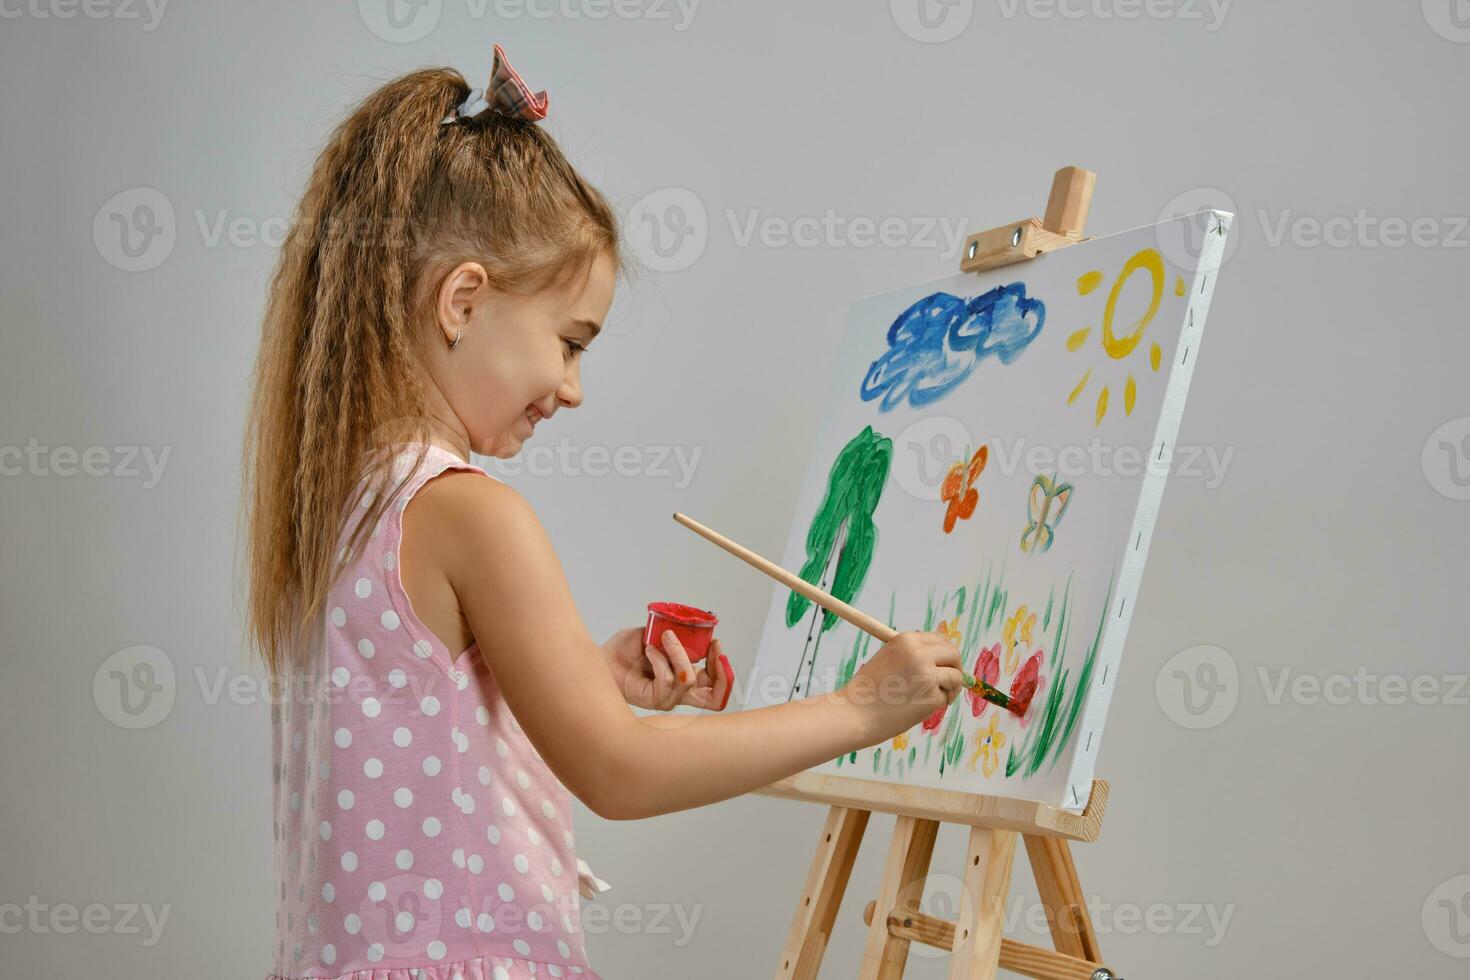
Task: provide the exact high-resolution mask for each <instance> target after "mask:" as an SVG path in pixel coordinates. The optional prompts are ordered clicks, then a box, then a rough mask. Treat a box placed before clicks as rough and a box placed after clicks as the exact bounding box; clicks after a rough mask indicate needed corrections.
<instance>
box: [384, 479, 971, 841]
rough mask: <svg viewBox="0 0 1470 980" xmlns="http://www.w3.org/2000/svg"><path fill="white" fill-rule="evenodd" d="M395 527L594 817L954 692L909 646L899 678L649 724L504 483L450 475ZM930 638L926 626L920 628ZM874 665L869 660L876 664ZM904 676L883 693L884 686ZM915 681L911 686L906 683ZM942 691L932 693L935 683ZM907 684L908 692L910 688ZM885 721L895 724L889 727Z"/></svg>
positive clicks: (854, 737) (544, 541) (745, 772)
mask: <svg viewBox="0 0 1470 980" xmlns="http://www.w3.org/2000/svg"><path fill="white" fill-rule="evenodd" d="M404 529H405V530H404V533H405V535H408V534H415V535H417V534H424V535H427V537H426V538H425V539H424V540H423V541H422V542H421V543H422V544H425V545H427V547H424V548H416V549H415V552H416V553H418V554H430V555H433V556H435V557H434V558H433V559H432V560H433V561H435V562H440V563H442V571H443V573H444V575H445V577H446V579H447V580H448V582H449V584H450V585H451V587H452V588H453V589H454V591H455V594H456V595H457V596H458V598H459V604H460V608H461V610H462V611H463V613H464V615H465V617H466V619H467V620H468V622H469V625H470V629H471V631H472V632H473V634H474V636H475V639H476V640H477V641H478V643H479V650H480V654H481V655H482V656H483V657H484V658H485V660H486V662H487V664H488V665H489V667H490V669H491V671H492V672H493V673H494V675H495V679H496V682H497V683H498V684H499V686H500V689H501V691H502V693H503V694H504V696H505V699H506V702H507V703H508V704H509V705H510V708H511V710H512V711H513V712H514V713H515V716H516V718H517V720H518V721H519V722H520V725H521V727H522V729H523V730H524V731H525V733H526V735H527V737H528V738H529V739H530V740H531V742H532V744H533V745H534V746H535V747H536V750H537V751H538V752H539V753H540V755H541V757H542V758H543V759H544V760H545V761H546V763H547V765H548V766H550V768H551V770H552V772H554V773H555V774H556V776H557V778H558V779H560V780H561V782H562V784H563V785H564V786H566V787H567V789H568V790H570V791H571V792H572V794H573V795H575V796H577V797H578V798H579V799H581V800H582V801H583V802H584V803H585V804H586V805H587V806H588V807H589V808H591V809H592V810H593V812H595V813H597V814H598V815H599V816H602V817H604V818H608V819H634V818H640V817H648V816H653V815H656V814H660V813H669V812H671V811H675V810H684V809H689V808H691V807H697V806H702V805H704V804H707V803H714V802H717V801H719V800H724V799H728V798H730V797H733V796H739V795H741V794H743V793H747V792H750V791H752V790H755V789H758V788H760V787H762V786H766V785H768V784H770V783H772V782H775V781H776V780H778V779H782V778H784V777H786V776H789V775H791V774H793V773H796V772H800V771H802V770H804V769H808V768H810V767H812V766H814V765H817V764H819V763H822V762H825V761H827V760H829V759H834V758H836V757H837V756H839V755H841V754H843V753H845V752H850V751H853V750H856V749H859V748H863V747H865V746H868V745H873V744H875V743H877V742H879V741H881V740H882V739H884V738H886V737H889V736H891V735H896V734H898V732H900V731H904V730H907V728H908V727H909V726H910V725H912V724H916V723H917V721H918V720H919V719H922V718H923V717H924V716H925V715H926V714H928V713H929V712H930V711H932V710H933V708H934V706H935V705H937V704H938V703H940V701H939V700H938V698H941V697H942V698H946V699H947V700H949V701H952V700H953V699H954V696H955V695H956V694H957V693H958V691H959V687H958V683H957V681H958V678H959V676H960V675H959V671H958V670H957V669H955V670H954V671H953V675H954V680H955V682H956V683H955V684H954V685H953V686H951V685H950V682H949V677H948V675H944V678H943V680H942V681H935V683H934V684H933V685H930V686H926V683H925V682H927V681H933V680H934V679H935V678H937V677H939V676H940V675H939V674H937V673H935V672H934V670H932V669H929V668H931V667H932V666H933V665H935V664H941V663H946V664H947V663H949V662H950V661H951V660H952V661H953V666H954V667H955V668H958V667H959V662H958V651H954V648H953V646H952V645H946V646H947V649H948V650H949V651H953V653H954V656H953V658H950V657H948V656H947V654H939V655H935V653H934V650H935V648H932V647H931V648H929V651H928V652H929V655H930V656H929V659H927V660H925V662H924V664H923V666H924V668H926V669H925V670H922V671H921V670H920V669H919V661H920V660H921V659H924V658H922V657H920V656H919V655H918V653H917V649H918V647H919V646H920V645H921V643H920V642H911V643H909V644H908V648H907V649H900V650H899V651H898V652H897V653H895V654H894V655H893V658H891V659H889V660H887V661H885V663H887V664H888V665H889V666H890V667H894V666H903V667H905V668H907V670H908V676H907V677H906V678H899V677H898V674H897V673H895V674H894V675H893V678H890V677H884V678H883V680H884V684H883V691H884V693H883V696H881V697H880V696H877V685H876V683H875V678H874V677H873V676H872V675H871V674H869V675H864V674H861V673H860V675H859V677H858V678H855V682H858V681H861V682H863V683H850V684H849V685H848V687H846V688H843V689H842V690H839V691H835V692H833V693H831V694H826V695H819V696H816V697H810V698H806V699H803V700H800V701H793V702H790V703H788V704H784V705H777V706H775V707H769V708H761V709H755V710H748V711H742V712H737V713H735V714H732V715H721V716H693V717H690V716H682V717H675V718H670V719H665V721H666V722H669V723H671V724H663V723H661V724H659V725H653V724H649V723H647V721H646V720H644V719H640V718H638V716H636V715H635V714H633V712H632V711H631V710H630V709H629V707H628V705H627V703H626V702H625V701H624V700H623V697H622V695H621V694H620V693H619V691H618V687H617V684H616V682H615V681H614V680H613V678H612V676H611V674H610V673H609V672H608V670H607V668H606V665H605V664H604V663H603V660H602V654H601V650H600V648H599V646H598V644H597V643H596V641H594V640H593V639H592V637H591V636H590V635H589V634H588V632H587V629H586V627H585V626H584V625H583V623H582V619H581V616H579V615H578V613H577V608H576V605H575V604H574V603H573V601H572V595H571V591H570V588H569V587H568V584H567V581H566V576H565V575H564V574H563V572H562V568H561V564H560V562H559V561H558V559H557V557H556V553H555V552H554V550H553V549H552V546H551V541H550V539H549V538H548V537H547V535H546V533H545V531H544V529H543V528H542V527H541V524H540V522H539V521H538V520H537V519H536V515H535V513H534V512H533V511H532V509H531V507H530V505H529V504H528V503H527V502H526V501H525V499H524V498H523V497H521V495H520V494H518V493H517V492H516V491H515V490H513V489H511V488H510V487H508V486H506V485H504V484H502V483H499V482H497V481H495V480H491V479H486V478H485V477H484V476H483V475H481V474H477V473H471V472H467V471H457V472H449V473H446V474H443V475H441V476H439V477H437V478H435V479H433V480H431V481H429V483H428V484H427V485H426V486H425V487H424V488H423V490H421V491H420V492H419V493H418V494H416V495H415V496H414V498H413V500H412V501H411V502H410V504H409V506H408V509H407V511H406V512H405V514H404ZM923 635H924V636H932V634H923ZM875 659H876V658H875ZM890 679H901V680H907V681H908V682H909V685H908V686H907V687H905V688H904V691H905V692H906V693H905V694H903V695H902V696H899V697H897V698H895V697H894V696H893V695H892V694H891V693H890V692H889V690H888V687H889V685H888V683H887V682H888V680H890ZM915 681H918V682H919V683H918V684H917V686H915V685H914V683H913V682H915ZM941 686H942V687H943V690H941V689H940V688H941ZM913 691H917V692H918V695H917V696H914V695H913V694H911V693H907V692H913ZM896 726H897V727H896Z"/></svg>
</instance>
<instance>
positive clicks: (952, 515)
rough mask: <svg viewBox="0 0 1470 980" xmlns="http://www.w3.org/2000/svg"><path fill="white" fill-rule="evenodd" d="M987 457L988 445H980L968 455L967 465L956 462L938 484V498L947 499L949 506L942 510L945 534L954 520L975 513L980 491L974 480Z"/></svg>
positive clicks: (988, 452)
mask: <svg viewBox="0 0 1470 980" xmlns="http://www.w3.org/2000/svg"><path fill="white" fill-rule="evenodd" d="M989 458H990V449H989V447H987V446H981V447H980V448H979V449H977V450H975V455H974V456H972V457H970V464H969V466H966V465H965V463H964V462H963V461H961V462H958V463H956V464H954V466H952V467H950V470H949V473H947V474H946V475H945V477H944V482H943V483H942V484H940V486H939V496H940V499H942V500H947V501H949V508H948V509H947V510H946V511H945V512H944V533H945V534H949V533H950V532H951V531H953V530H954V526H955V522H956V521H961V520H964V521H967V520H969V519H970V515H972V514H974V513H975V506H976V505H977V504H979V503H980V491H979V490H976V489H975V481H976V480H977V479H979V477H980V474H981V473H982V472H984V470H985V463H986V460H988V459H989Z"/></svg>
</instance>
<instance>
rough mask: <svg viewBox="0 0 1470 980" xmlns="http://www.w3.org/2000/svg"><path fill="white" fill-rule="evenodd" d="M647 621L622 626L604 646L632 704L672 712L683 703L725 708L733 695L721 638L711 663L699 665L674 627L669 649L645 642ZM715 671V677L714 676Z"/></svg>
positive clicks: (669, 635) (708, 659)
mask: <svg viewBox="0 0 1470 980" xmlns="http://www.w3.org/2000/svg"><path fill="white" fill-rule="evenodd" d="M643 630H644V628H643V627H641V626H635V627H630V628H628V629H623V630H618V631H617V632H616V633H614V634H613V635H612V637H611V638H610V639H609V640H608V641H607V642H606V643H604V644H603V645H602V655H603V659H604V660H606V661H607V666H608V669H609V670H610V671H612V675H613V680H615V681H616V682H617V684H618V689H619V690H620V691H621V692H622V694H623V699H624V700H626V701H627V702H628V703H629V704H633V705H637V706H638V707H640V708H648V709H650V710H654V711H668V710H670V709H671V708H674V707H676V706H677V705H681V704H691V705H693V706H695V707H696V708H709V709H711V710H714V711H719V710H722V709H723V708H724V706H725V703H726V701H727V700H728V698H729V689H730V683H731V676H730V671H729V670H728V668H726V667H724V666H722V665H723V664H727V663H728V661H726V660H725V659H724V654H723V653H722V652H721V649H720V641H719V639H718V638H716V639H715V640H714V641H712V642H711V643H710V648H709V652H708V653H707V654H706V655H705V659H704V663H705V664H706V665H707V667H701V668H699V669H698V670H696V669H695V667H694V665H693V664H692V663H690V661H689V655H688V654H687V653H686V652H685V651H684V647H683V645H682V644H681V643H680V642H679V640H678V638H677V637H675V636H674V634H673V632H672V631H669V630H666V631H665V632H664V635H663V637H662V642H663V649H662V650H659V649H656V648H655V647H651V646H647V647H646V646H644V644H643ZM711 670H713V671H714V674H715V676H711V673H710V671H711Z"/></svg>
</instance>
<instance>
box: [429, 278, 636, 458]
mask: <svg viewBox="0 0 1470 980" xmlns="http://www.w3.org/2000/svg"><path fill="white" fill-rule="evenodd" d="M614 279H615V275H614V268H613V260H612V257H611V256H610V255H608V254H606V253H603V254H602V255H599V256H598V257H597V259H596V260H594V261H593V262H592V264H591V267H590V270H589V271H588V272H587V274H585V275H574V276H571V277H569V279H568V280H567V281H566V282H564V283H562V284H560V285H557V286H554V287H551V288H549V289H546V290H543V291H542V292H539V293H536V294H534V295H530V296H520V295H515V294H512V293H503V292H499V291H497V290H495V289H492V288H491V287H490V285H489V284H488V282H487V281H486V276H485V270H484V267H483V266H481V265H480V264H479V263H477V262H465V263H462V264H460V265H459V266H457V267H456V268H455V269H454V270H453V271H452V272H450V273H449V275H448V276H447V277H446V278H445V280H444V282H443V283H442V284H441V286H440V288H439V292H438V293H437V294H436V305H435V313H436V316H437V320H438V333H439V334H442V337H441V336H436V337H435V338H434V339H435V341H436V342H437V343H436V344H435V345H434V350H433V352H432V354H431V356H430V364H429V370H430V374H431V375H432V377H433V380H434V381H435V383H436V385H437V387H438V391H439V394H441V395H442V396H443V401H444V402H447V405H444V404H438V402H439V399H438V398H437V397H435V396H434V395H433V393H432V392H431V394H430V397H431V399H433V404H431V410H432V411H433V413H434V414H435V416H437V417H439V418H440V420H441V421H443V422H446V423H448V424H450V425H452V426H454V427H455V428H456V429H458V430H459V434H460V435H462V436H463V437H465V438H467V440H468V442H469V448H470V449H472V450H473V451H474V452H477V453H480V454H481V455H484V456H495V457H499V458H502V459H504V458H508V457H510V456H514V455H515V454H516V453H517V452H519V451H520V449H521V447H522V446H523V445H524V444H525V442H526V440H527V439H529V438H530V437H531V435H532V433H533V432H534V431H535V429H536V426H537V424H538V423H541V422H543V421H544V420H546V419H549V418H551V416H552V415H553V414H555V413H556V412H557V411H559V410H561V409H562V408H576V407H577V406H578V405H580V404H582V381H581V365H582V352H583V351H584V350H585V349H586V348H587V347H588V346H589V345H590V344H591V343H592V339H593V338H594V337H596V336H597V334H598V332H599V331H600V330H601V329H602V323H603V321H604V320H605V319H606V318H607V312H608V309H609V308H610V307H611V306H612V299H613V284H614ZM460 331H463V335H462V336H461V337H460V340H459V343H458V344H456V345H455V347H454V349H453V350H451V349H450V348H449V344H450V343H451V342H453V341H454V338H455V336H456V334H457V333H459V332H460ZM446 410H447V414H446Z"/></svg>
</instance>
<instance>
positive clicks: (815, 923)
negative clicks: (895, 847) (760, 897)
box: [776, 806, 870, 980]
mask: <svg viewBox="0 0 1470 980" xmlns="http://www.w3.org/2000/svg"><path fill="white" fill-rule="evenodd" d="M869 815H870V814H869V811H867V810H854V809H851V808H849V807H842V806H834V807H832V808H831V809H829V810H828V811H827V825H826V826H825V827H823V828H822V839H821V840H820V841H818V842H817V854H816V857H814V858H813V859H812V866H811V870H809V871H808V872H807V876H806V885H805V886H804V887H803V888H802V890H801V905H800V906H798V907H797V910H796V917H795V918H794V919H793V920H792V922H791V931H790V932H788V933H787V934H786V947H785V949H783V950H782V951H781V964H780V966H779V967H778V968H777V970H776V980H816V976H817V971H818V970H819V969H820V968H821V966H822V954H823V953H825V952H826V951H827V940H828V938H829V937H831V935H832V923H833V921H834V920H835V919H836V918H837V908H838V906H840V905H841V904H842V895H843V893H844V892H845V891H847V880H848V878H849V877H850V876H851V875H852V864H853V861H854V860H855V859H856V858H857V852H858V846H859V845H861V844H862V842H863V832H864V831H865V830H867V827H868V817H869Z"/></svg>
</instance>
